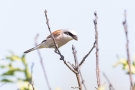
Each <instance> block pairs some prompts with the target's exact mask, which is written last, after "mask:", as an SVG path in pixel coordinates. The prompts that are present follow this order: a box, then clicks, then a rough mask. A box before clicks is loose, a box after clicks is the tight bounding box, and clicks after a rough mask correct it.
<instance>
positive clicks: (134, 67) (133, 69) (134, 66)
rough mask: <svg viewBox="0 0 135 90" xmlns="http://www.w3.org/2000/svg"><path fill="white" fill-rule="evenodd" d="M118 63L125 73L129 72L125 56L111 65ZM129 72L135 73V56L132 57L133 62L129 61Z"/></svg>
mask: <svg viewBox="0 0 135 90" xmlns="http://www.w3.org/2000/svg"><path fill="white" fill-rule="evenodd" d="M118 65H122V66H123V70H125V71H126V73H127V74H129V67H128V61H127V59H126V58H121V59H119V61H118V62H117V63H115V64H114V65H113V67H116V66H118ZM131 72H132V74H135V56H134V58H133V62H132V63H131Z"/></svg>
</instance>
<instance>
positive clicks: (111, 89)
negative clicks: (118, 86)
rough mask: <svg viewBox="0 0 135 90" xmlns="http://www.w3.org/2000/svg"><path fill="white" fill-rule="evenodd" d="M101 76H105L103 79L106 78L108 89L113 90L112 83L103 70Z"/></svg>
mask: <svg viewBox="0 0 135 90" xmlns="http://www.w3.org/2000/svg"><path fill="white" fill-rule="evenodd" d="M103 76H104V77H105V79H106V80H107V82H108V83H109V89H110V90H115V89H114V88H113V85H112V84H111V82H110V80H109V79H108V77H107V76H106V75H105V73H104V72H103Z"/></svg>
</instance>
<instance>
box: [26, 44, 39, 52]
mask: <svg viewBox="0 0 135 90" xmlns="http://www.w3.org/2000/svg"><path fill="white" fill-rule="evenodd" d="M40 46H41V45H40V44H39V45H37V46H36V47H34V48H31V49H29V50H27V51H25V52H24V53H29V52H31V51H34V50H36V49H40V48H41V47H40Z"/></svg>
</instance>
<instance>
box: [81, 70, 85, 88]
mask: <svg viewBox="0 0 135 90" xmlns="http://www.w3.org/2000/svg"><path fill="white" fill-rule="evenodd" d="M80 76H81V79H82V84H83V86H84V89H85V90H87V88H86V85H85V83H84V79H83V76H82V73H81V70H80Z"/></svg>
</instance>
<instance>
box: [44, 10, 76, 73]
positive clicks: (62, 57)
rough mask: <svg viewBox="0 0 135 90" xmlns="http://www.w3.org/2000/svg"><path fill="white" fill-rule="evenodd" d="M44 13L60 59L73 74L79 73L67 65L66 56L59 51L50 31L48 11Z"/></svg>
mask: <svg viewBox="0 0 135 90" xmlns="http://www.w3.org/2000/svg"><path fill="white" fill-rule="evenodd" d="M44 13H45V17H46V24H47V26H48V30H49V32H50V34H51V37H52V39H53V41H54V44H55V47H56V50H57V51H58V54H59V55H60V57H61V58H60V59H61V60H63V62H64V64H65V65H66V66H67V67H68V68H69V69H70V70H71V71H72V72H74V73H77V72H76V71H75V70H73V69H72V68H71V67H70V66H69V65H68V64H67V62H66V61H65V60H64V56H63V55H62V54H61V52H60V50H59V49H58V47H57V44H56V42H55V39H54V36H53V35H52V32H51V29H50V26H49V19H48V17H47V10H45V11H44Z"/></svg>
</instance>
